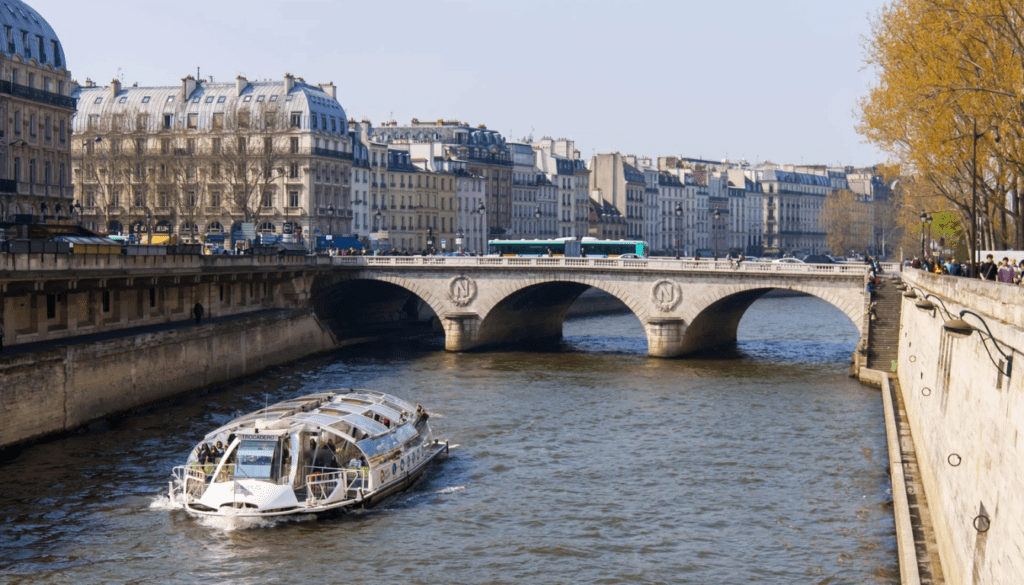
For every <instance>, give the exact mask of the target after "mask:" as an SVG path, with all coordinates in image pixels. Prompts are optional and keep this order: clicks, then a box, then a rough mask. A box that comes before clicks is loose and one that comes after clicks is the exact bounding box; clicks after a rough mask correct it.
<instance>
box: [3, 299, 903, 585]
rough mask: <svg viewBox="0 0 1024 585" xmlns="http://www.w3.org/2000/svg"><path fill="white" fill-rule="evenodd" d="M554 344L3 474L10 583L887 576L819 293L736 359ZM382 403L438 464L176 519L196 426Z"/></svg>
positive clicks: (870, 441) (841, 339)
mask: <svg viewBox="0 0 1024 585" xmlns="http://www.w3.org/2000/svg"><path fill="white" fill-rule="evenodd" d="M564 335H565V337H564V339H563V340H562V341H561V342H558V343H554V344H549V345H546V346H534V347H519V348H505V349H503V350H501V351H494V352H483V353H466V354H451V353H445V352H444V351H443V340H442V339H441V338H440V337H427V338H423V339H419V340H407V341H405V342H402V343H393V344H386V343H382V344H375V345H370V346H365V347H359V348H350V349H347V350H344V351H339V352H337V353H334V354H332V355H329V356H322V357H318V358H315V359H309V360H304V361H302V362H300V363H296V364H292V365H289V366H287V367H279V368H275V369H273V370H271V371H269V372H267V373H265V374H264V375H261V376H259V377H256V378H252V379H248V380H242V381H238V382H236V383H233V384H230V385H227V386H224V387H220V388H215V389H211V390H209V391H206V392H203V393H196V394H195V395H193V396H190V397H188V398H183V399H180V400H177V401H173V402H169V403H164V404H160V405H156V406H153V407H151V408H148V409H145V410H143V411H141V412H136V413H133V414H132V415H130V416H126V417H123V418H122V419H120V420H117V421H111V422H109V423H104V424H98V425H94V426H93V428H91V429H89V430H88V431H86V432H83V433H80V434H78V435H76V436H72V437H67V438H62V439H57V440H53V441H49V442H46V443H43V444H38V445H35V446H32V447H29V448H26V449H24V450H23V451H22V452H21V453H20V454H18V455H17V456H16V457H14V458H13V459H11V460H9V461H6V462H4V463H0V470H2V474H0V518H2V519H3V527H2V533H0V582H2V583H76V584H90V583H96V584H100V583H103V584H106V583H170V582H174V583H204V584H208V583H239V584H264V583H266V584H271V583H274V584H276V583H303V584H310V583H423V584H434V583H467V584H470V583H471V584H484V583H487V584H505V583H508V584H512V583H517V584H518V583H574V584H575V583H580V584H584V583H587V584H590V583H604V584H618V583H623V584H625V583H701V584H704V583H740V582H749V583H778V584H792V583H820V584H825V583H829V584H836V583H858V584H859V583H897V582H898V581H899V571H898V566H897V561H896V545H895V529H894V527H893V520H892V506H891V502H892V497H891V493H890V486H889V481H888V475H887V470H886V467H887V460H886V448H885V430H884V424H883V418H882V406H881V399H880V397H879V394H878V391H877V390H876V389H873V388H869V387H866V386H862V385H860V384H858V383H857V382H856V381H854V380H852V379H850V378H848V377H847V371H848V367H849V360H850V354H851V352H852V351H853V349H854V348H855V346H856V344H857V331H856V328H855V327H854V326H853V324H852V323H850V321H849V319H847V318H846V317H845V316H844V315H843V314H842V313H840V312H839V311H838V310H836V309H834V308H833V307H831V306H830V305H828V304H826V303H824V302H822V301H819V300H817V299H814V298H811V297H783V298H769V299H762V300H760V301H758V302H756V303H755V304H754V305H753V306H752V307H751V308H750V310H749V311H748V312H747V314H746V316H745V317H744V318H743V321H742V322H741V324H740V330H739V338H740V341H739V343H738V344H737V347H736V348H735V350H734V351H731V352H729V355H727V356H704V357H700V358H691V359H678V360H664V359H652V358H648V357H647V355H646V339H645V337H644V334H643V330H642V328H641V326H640V323H639V321H638V320H637V319H636V318H635V317H634V316H632V315H631V314H614V315H604V316H595V317H586V318H577V319H572V320H570V321H567V322H566V324H565V327H564ZM336 387H365V388H373V389H379V390H384V391H387V392H393V393H395V394H397V395H399V396H402V397H404V398H407V399H408V400H410V401H411V402H414V403H421V404H423V405H424V406H425V407H426V408H427V410H428V411H429V412H430V413H432V417H431V419H430V422H431V425H432V427H433V429H434V434H435V435H436V436H441V437H447V438H449V439H450V440H451V443H452V445H453V449H452V451H451V455H450V457H449V458H448V459H447V460H444V461H442V462H440V463H439V464H436V465H435V466H434V467H432V468H431V469H430V470H429V471H428V474H427V475H426V476H425V477H424V478H423V479H421V480H420V481H419V482H418V483H417V484H416V485H415V486H414V487H413V488H412V489H411V490H409V491H407V492H405V493H404V494H401V495H399V496H397V497H395V498H392V499H390V500H388V501H386V502H385V503H384V504H383V505H382V506H380V507H378V508H376V509H373V510H370V511H360V512H356V513H353V514H349V515H345V516H341V517H335V518H325V519H319V520H317V519H308V518H305V519H299V520H289V521H277V522H265V523H258V524H246V525H237V524H230V525H229V524H222V523H217V522H210V521H199V520H196V519H193V518H191V517H189V516H187V515H185V514H184V513H182V512H180V511H175V510H170V509H168V506H167V501H166V496H164V494H165V493H166V490H167V481H168V480H169V478H170V469H171V467H173V466H174V465H177V464H180V463H182V462H183V461H184V458H185V456H186V455H187V453H188V451H189V449H190V448H191V447H192V445H193V444H194V442H195V441H197V440H199V439H200V438H201V437H202V436H203V434H204V433H205V432H207V431H208V430H211V429H212V428H214V427H216V426H218V425H219V424H221V423H223V422H226V421H227V420H229V419H230V418H231V416H232V414H233V413H235V412H236V411H243V412H247V411H250V410H254V409H256V408H258V407H260V406H262V405H263V404H264V403H265V402H267V401H269V402H275V401H278V400H282V399H285V398H288V397H291V396H295V395H299V394H304V393H308V392H313V391H316V390H321V389H328V388H336Z"/></svg>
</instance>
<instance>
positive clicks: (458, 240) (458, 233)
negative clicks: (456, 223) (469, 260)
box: [455, 228, 465, 252]
mask: <svg viewBox="0 0 1024 585" xmlns="http://www.w3.org/2000/svg"><path fill="white" fill-rule="evenodd" d="M464 236H465V232H463V231H462V228H459V229H457V230H455V249H456V250H458V251H459V252H461V251H462V238H463V237H464Z"/></svg>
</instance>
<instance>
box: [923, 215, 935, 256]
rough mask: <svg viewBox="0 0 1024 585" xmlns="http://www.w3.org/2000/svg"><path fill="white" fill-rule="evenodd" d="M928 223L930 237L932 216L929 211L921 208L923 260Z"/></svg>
mask: <svg viewBox="0 0 1024 585" xmlns="http://www.w3.org/2000/svg"><path fill="white" fill-rule="evenodd" d="M925 224H928V231H929V237H931V225H932V216H931V214H930V213H928V212H927V211H924V210H923V209H922V210H921V261H922V262H924V226H925Z"/></svg>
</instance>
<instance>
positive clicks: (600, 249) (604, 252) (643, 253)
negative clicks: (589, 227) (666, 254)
mask: <svg viewBox="0 0 1024 585" xmlns="http://www.w3.org/2000/svg"><path fill="white" fill-rule="evenodd" d="M580 245H581V246H582V254H585V255H586V256H607V257H608V258H617V257H619V256H621V255H623V254H636V255H637V256H639V257H641V258H647V255H648V253H649V252H650V248H649V247H648V245H647V242H644V241H642V240H598V239H597V238H589V237H588V238H583V241H582V242H580Z"/></svg>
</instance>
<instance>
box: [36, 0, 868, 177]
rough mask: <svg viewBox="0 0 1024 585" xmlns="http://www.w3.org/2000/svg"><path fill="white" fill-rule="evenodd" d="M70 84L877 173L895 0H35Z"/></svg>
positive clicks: (653, 152)
mask: <svg viewBox="0 0 1024 585" xmlns="http://www.w3.org/2000/svg"><path fill="white" fill-rule="evenodd" d="M28 3H29V4H30V5H31V6H32V7H33V8H35V9H36V10H37V11H39V13H40V14H41V15H42V16H43V17H44V18H46V19H47V21H48V22H49V23H50V25H51V26H52V27H53V29H54V30H55V31H56V33H57V36H58V37H59V38H60V40H61V44H62V45H63V47H64V53H65V57H66V60H67V63H68V67H69V68H70V70H71V73H72V76H73V77H74V78H75V79H77V80H78V81H79V82H80V83H84V81H85V79H86V78H90V79H92V80H93V81H95V82H97V83H98V84H100V85H105V84H109V83H110V80H111V79H114V78H119V79H121V80H122V82H123V83H125V84H128V85H131V84H132V83H136V82H137V83H138V84H139V85H140V86H168V85H178V84H180V83H181V78H182V77H185V76H186V75H189V74H191V75H195V74H196V71H197V69H198V71H199V73H200V76H201V77H209V76H213V79H214V81H233V80H234V79H235V77H236V76H237V75H244V76H246V77H247V78H248V79H250V80H255V79H275V80H279V79H282V78H283V77H284V74H285V73H292V74H294V75H296V76H298V77H302V78H304V79H305V80H306V82H307V83H312V84H315V83H326V82H334V84H335V85H336V86H337V87H338V101H339V102H340V103H341V105H342V107H344V108H345V112H346V113H347V114H348V116H349V117H350V118H354V119H363V118H366V119H369V120H370V121H371V122H372V123H373V124H374V125H379V124H380V123H382V122H385V121H387V120H391V119H394V120H397V121H398V122H399V123H400V124H406V123H408V122H409V121H410V120H411V119H412V118H419V120H421V121H426V120H437V119H439V118H443V119H446V120H449V119H457V120H461V121H463V122H466V123H469V124H471V125H473V126H477V125H480V124H484V125H486V126H487V127H488V128H490V129H493V130H497V131H499V132H501V133H502V135H504V136H505V138H506V139H507V140H510V141H520V140H523V139H524V138H527V137H530V136H532V137H533V138H534V139H540V138H542V137H545V136H550V137H552V138H569V139H572V140H574V141H575V144H576V148H577V149H578V150H579V151H580V154H581V156H583V157H584V158H585V159H589V158H590V157H591V156H593V155H594V154H595V153H601V152H621V153H623V154H635V155H639V156H650V157H652V158H656V157H658V156H669V155H681V156H686V157H693V158H704V159H708V160H721V159H726V158H728V159H732V160H736V159H741V158H742V159H746V160H748V161H750V162H751V163H758V162H764V161H772V162H776V163H782V164H785V163H793V164H828V165H855V166H868V165H872V164H876V163H880V162H884V160H885V157H884V155H883V154H882V153H880V152H879V151H878V150H877V149H876V148H875V147H874V146H873V145H870V144H866V143H864V141H863V138H862V137H861V136H860V135H858V134H857V132H856V130H855V125H856V121H857V120H856V109H857V100H858V99H859V98H860V97H862V96H864V95H865V94H866V93H867V91H868V88H869V86H870V84H871V83H872V82H873V79H874V77H875V73H874V72H873V71H872V70H871V69H868V68H866V67H865V63H864V53H863V48H862V44H863V40H864V39H865V38H866V37H867V36H868V35H869V33H870V30H871V29H870V20H869V17H871V16H873V15H875V14H876V13H877V11H878V10H879V9H881V8H882V6H883V4H884V2H883V0H844V1H842V2H837V1H831V0H824V1H823V0H719V1H717V2H693V1H690V0H629V1H626V0H621V1H620V0H516V1H515V2H505V1H500V0H363V1H360V2H349V1H346V0H287V1H284V0H278V1H266V0H247V1H239V0H214V1H208V2H198V1H195V0H178V1H177V2H127V1H123V0H114V1H113V2H98V3H97V2H82V1H81V0H28Z"/></svg>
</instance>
